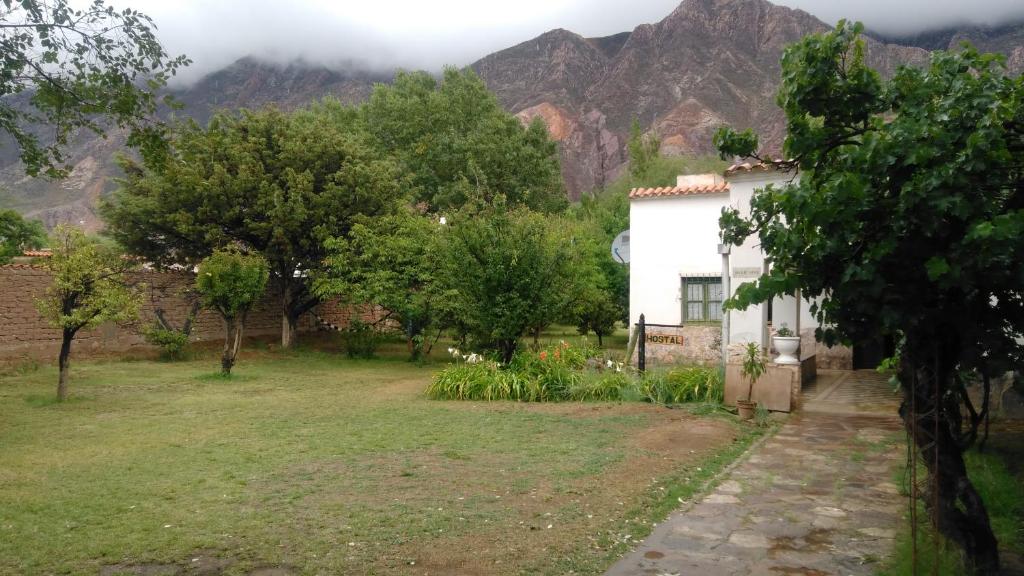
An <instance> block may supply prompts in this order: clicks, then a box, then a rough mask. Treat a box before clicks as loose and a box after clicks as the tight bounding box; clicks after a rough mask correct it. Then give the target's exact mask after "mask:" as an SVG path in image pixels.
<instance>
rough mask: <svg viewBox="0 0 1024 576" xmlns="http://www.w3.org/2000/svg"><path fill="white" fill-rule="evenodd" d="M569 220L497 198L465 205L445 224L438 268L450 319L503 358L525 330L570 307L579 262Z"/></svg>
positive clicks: (581, 276) (580, 279) (579, 280)
mask: <svg viewBox="0 0 1024 576" xmlns="http://www.w3.org/2000/svg"><path fill="white" fill-rule="evenodd" d="M575 240H576V236H575V235H574V227H573V226H572V225H571V224H570V223H569V222H567V221H566V220H565V219H564V218H559V217H552V216H545V215H543V214H538V213H536V212H533V211H530V210H527V209H524V208H508V207H505V206H501V205H498V206H496V207H493V208H487V209H485V210H483V211H481V212H474V211H471V210H467V211H464V212H462V213H460V214H458V215H457V216H456V217H453V218H452V219H451V221H450V222H449V224H448V225H447V226H446V227H445V231H444V236H443V238H442V242H441V244H440V246H441V248H440V250H439V257H438V267H437V271H436V275H437V282H438V291H439V294H440V295H441V297H442V298H443V299H444V300H445V301H446V302H448V306H449V309H450V317H451V319H452V322H453V324H454V325H456V326H458V327H460V329H461V330H462V331H464V332H465V333H466V335H467V336H469V338H470V339H471V340H472V342H473V344H475V345H476V346H479V347H481V348H483V349H487V350H494V351H496V352H497V353H498V354H499V356H500V357H501V358H502V360H503V361H505V362H507V361H509V360H510V359H511V358H512V354H513V353H514V352H515V351H516V349H517V348H518V346H519V339H520V338H521V337H522V336H523V335H524V334H526V333H527V332H531V333H533V334H534V335H535V336H536V334H537V333H538V332H539V331H540V330H542V329H543V328H544V327H546V326H548V325H550V324H551V323H552V322H553V321H554V320H555V319H556V318H560V317H562V316H564V315H565V314H566V311H567V310H571V309H572V307H573V304H574V301H575V297H576V293H577V291H578V290H577V287H578V286H579V285H581V284H586V283H588V282H591V281H593V277H592V276H588V275H587V274H585V272H586V270H585V269H584V267H583V266H582V263H583V261H584V257H583V252H582V251H581V250H579V249H578V247H577V246H575V243H574V241H575Z"/></svg>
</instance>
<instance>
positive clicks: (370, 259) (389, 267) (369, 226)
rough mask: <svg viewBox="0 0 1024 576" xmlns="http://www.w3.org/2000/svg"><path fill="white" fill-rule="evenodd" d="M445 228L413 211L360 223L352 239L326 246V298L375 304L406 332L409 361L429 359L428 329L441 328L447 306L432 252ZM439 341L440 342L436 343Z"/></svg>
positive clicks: (322, 285) (321, 286)
mask: <svg viewBox="0 0 1024 576" xmlns="http://www.w3.org/2000/svg"><path fill="white" fill-rule="evenodd" d="M441 226H442V224H441V223H440V222H439V221H438V219H437V218H429V217H426V216H424V215H422V214H419V213H416V212H414V211H412V210H404V211H398V212H396V213H394V214H387V215H384V216H378V217H375V218H362V219H360V220H358V221H357V222H356V223H355V224H354V225H353V226H352V230H351V232H350V233H349V237H348V238H335V239H332V240H330V241H328V249H329V250H331V255H330V256H328V258H327V265H328V273H327V274H325V275H324V276H323V277H322V279H321V280H320V281H318V282H317V286H316V290H317V292H318V293H320V294H322V295H325V296H326V295H331V296H339V295H340V296H343V297H346V298H347V299H348V300H349V301H350V302H352V303H354V304H363V303H373V304H377V305H379V306H381V307H382V308H383V309H384V310H386V311H387V315H386V316H385V317H384V318H383V320H384V321H394V322H396V323H397V324H398V325H399V326H400V327H401V329H402V331H403V332H404V333H405V337H406V342H407V345H408V348H409V354H410V356H411V359H413V360H418V359H420V357H421V356H422V355H423V354H429V353H430V348H431V343H430V340H429V338H428V333H427V331H428V330H431V329H434V328H436V329H438V330H439V329H440V328H441V326H440V320H441V318H440V316H441V311H442V310H443V309H444V307H445V305H444V302H443V301H441V299H440V298H439V297H438V294H437V293H436V292H435V288H436V283H435V282H434V267H435V263H434V260H435V259H434V253H435V249H436V245H437V241H438V237H439V236H440V233H441ZM435 339H436V338H435Z"/></svg>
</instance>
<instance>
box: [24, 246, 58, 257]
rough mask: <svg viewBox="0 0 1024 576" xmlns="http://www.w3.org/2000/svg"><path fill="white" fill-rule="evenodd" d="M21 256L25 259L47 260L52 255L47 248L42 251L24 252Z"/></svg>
mask: <svg viewBox="0 0 1024 576" xmlns="http://www.w3.org/2000/svg"><path fill="white" fill-rule="evenodd" d="M21 255H22V256H25V257H27V258H49V257H50V256H52V255H53V252H52V251H51V250H49V249H48V248H44V249H42V250H25V251H24V252H22V253H21Z"/></svg>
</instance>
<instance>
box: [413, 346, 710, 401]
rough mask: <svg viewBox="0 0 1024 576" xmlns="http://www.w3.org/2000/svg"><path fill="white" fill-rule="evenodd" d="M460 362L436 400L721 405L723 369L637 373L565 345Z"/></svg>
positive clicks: (442, 380) (438, 387)
mask: <svg viewBox="0 0 1024 576" xmlns="http://www.w3.org/2000/svg"><path fill="white" fill-rule="evenodd" d="M450 352H452V356H453V357H454V358H455V360H456V362H455V363H454V364H451V365H449V366H448V367H447V368H445V369H444V370H442V371H441V372H440V373H438V375H437V376H436V377H435V378H434V380H433V381H432V382H431V384H430V386H429V387H428V388H427V396H429V397H430V398H433V399H437V400H513V401H519V402H561V401H577V402H652V403H656V404H682V403H689V402H700V403H707V404H719V403H721V402H722V397H723V382H722V373H721V370H719V369H718V368H715V367H707V366H685V367H678V368H673V369H671V370H667V371H652V372H648V373H647V374H644V375H641V374H637V373H636V372H635V371H633V370H632V369H630V368H628V367H626V366H623V364H622V363H619V362H615V361H613V360H608V359H605V358H602V357H600V356H598V354H600V350H597V349H595V348H592V347H590V346H589V345H587V343H584V344H583V345H582V346H571V345H569V344H568V343H566V342H561V343H559V344H555V345H552V346H548V347H547V348H544V349H542V350H540V351H539V352H532V351H519V352H517V353H516V354H515V356H513V358H512V361H511V362H509V363H508V364H507V365H504V366H503V365H501V364H499V363H498V362H495V361H494V360H491V359H485V358H483V357H481V356H479V355H477V354H468V355H463V354H461V353H460V352H459V351H458V350H454V349H453V350H450Z"/></svg>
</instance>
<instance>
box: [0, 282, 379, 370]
mask: <svg viewBox="0 0 1024 576" xmlns="http://www.w3.org/2000/svg"><path fill="white" fill-rule="evenodd" d="M129 282H132V283H138V284H140V285H141V286H143V287H144V297H143V304H142V308H141V310H140V311H139V319H138V320H137V321H135V322H134V323H132V324H131V325H115V324H113V323H107V324H104V325H102V326H99V327H98V328H96V329H93V330H82V331H80V332H79V333H78V335H77V336H76V337H75V344H74V347H73V349H72V354H73V355H74V356H75V357H78V358H81V357H86V356H103V355H115V354H121V353H124V352H133V351H140V352H145V351H151V350H154V348H153V347H152V346H150V345H149V344H146V342H145V341H144V340H143V339H142V336H141V335H140V331H141V329H142V328H144V327H146V326H149V325H151V324H152V323H153V322H154V321H155V319H156V316H155V312H154V311H155V310H156V309H157V308H160V309H162V310H163V311H164V315H165V318H167V320H168V321H169V322H170V323H171V324H172V325H173V326H174V327H175V328H178V327H180V326H181V324H182V322H183V321H184V319H185V317H186V315H187V314H188V311H189V309H190V307H191V305H190V300H189V297H188V295H187V294H186V290H187V289H188V288H189V287H191V286H192V285H193V284H194V276H193V275H192V274H191V273H189V272H166V273H165V272H139V273H136V274H133V275H132V276H131V277H130V278H129ZM49 285H50V273H49V271H48V270H47V269H46V268H44V267H41V266H35V265H29V264H13V265H7V266H0V362H3V363H11V362H17V361H20V360H27V359H37V360H49V359H53V358H56V356H57V353H58V351H59V350H60V331H59V330H57V329H55V328H52V327H50V325H49V324H48V323H47V322H46V321H45V320H44V319H43V318H42V317H41V316H40V315H39V312H38V311H37V310H36V307H35V300H36V299H37V298H39V297H41V296H42V295H43V294H44V293H45V292H46V289H47V287H48V286H49ZM315 312H316V313H317V314H318V315H320V316H321V317H322V318H324V319H325V320H326V321H328V322H331V323H332V324H335V325H338V326H342V327H344V326H346V325H347V324H348V322H349V321H350V319H351V318H353V317H356V316H361V317H363V318H366V319H372V318H375V317H379V315H380V314H381V311H380V310H379V309H375V308H370V307H359V308H357V309H353V308H352V307H346V306H340V305H338V304H337V303H335V302H327V303H324V304H322V305H320V306H319V307H317V309H316V310H315ZM317 329H318V326H317V322H316V321H315V320H314V319H313V317H312V315H310V314H307V315H305V316H304V317H303V318H302V319H301V320H300V322H299V331H300V332H312V331H315V330H317ZM280 333H281V314H280V301H279V298H278V296H277V293H276V291H275V290H273V289H270V290H268V292H267V294H266V295H265V296H264V297H263V299H262V300H261V301H260V302H259V303H258V304H257V305H256V306H255V307H254V308H253V310H252V311H251V312H250V313H249V316H248V318H247V320H246V323H245V335H246V336H248V337H252V336H265V337H273V336H277V335H279V334H280ZM223 337H224V332H223V322H222V320H221V318H220V316H218V315H217V314H216V313H215V312H210V311H208V310H203V311H201V312H200V313H199V315H198V317H197V318H196V321H195V325H194V328H193V330H192V340H193V341H194V342H203V341H216V340H220V339H222V338H223Z"/></svg>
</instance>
